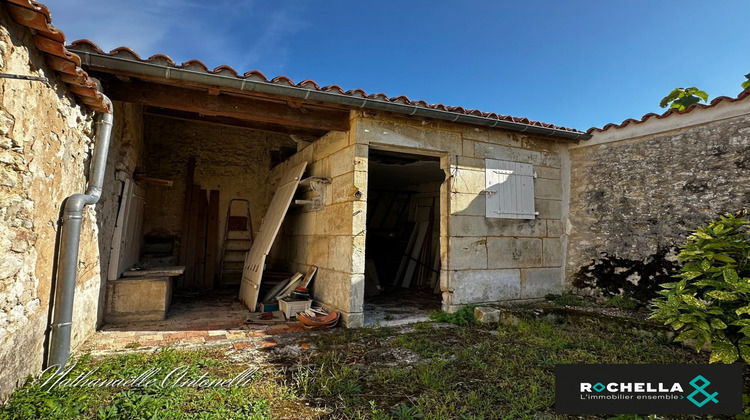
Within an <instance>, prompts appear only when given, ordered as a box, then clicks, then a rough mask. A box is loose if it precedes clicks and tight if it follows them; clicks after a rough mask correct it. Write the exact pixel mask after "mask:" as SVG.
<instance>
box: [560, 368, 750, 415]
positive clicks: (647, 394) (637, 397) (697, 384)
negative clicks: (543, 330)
mask: <svg viewBox="0 0 750 420" xmlns="http://www.w3.org/2000/svg"><path fill="white" fill-rule="evenodd" d="M708 378H711V379H710V380H709V379H708ZM719 395H721V399H719V398H718V397H719ZM741 409H742V367H741V365H740V364H736V365H557V366H556V367H555V410H556V411H557V412H558V413H560V414H647V413H648V414H736V413H739V412H740V411H741Z"/></svg>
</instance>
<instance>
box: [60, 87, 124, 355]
mask: <svg viewBox="0 0 750 420" xmlns="http://www.w3.org/2000/svg"><path fill="white" fill-rule="evenodd" d="M105 105H106V106H107V107H108V108H110V109H111V107H112V103H111V102H110V101H109V99H108V98H106V97H105ZM112 121H113V116H112V114H111V113H100V114H98V115H97V118H96V122H95V123H94V126H95V134H94V135H95V138H94V148H95V149H94V156H93V158H92V160H91V176H90V179H89V186H88V189H87V190H86V193H85V194H73V195H71V196H70V197H68V199H67V200H65V209H64V210H63V215H62V228H61V231H60V232H61V233H60V255H59V260H58V264H57V266H58V269H57V285H56V288H55V303H54V307H53V314H52V320H51V322H50V340H49V357H48V362H47V366H48V367H49V366H55V365H57V366H60V367H61V368H62V367H63V366H64V365H65V363H67V362H68V358H70V336H71V327H72V325H73V298H74V295H75V288H76V272H77V269H78V247H79V245H80V240H81V220H82V217H83V208H84V207H85V206H86V205H87V204H96V203H97V202H98V201H99V197H101V195H102V185H103V183H104V172H105V169H106V167H107V154H108V152H109V143H110V135H111V133H112Z"/></svg>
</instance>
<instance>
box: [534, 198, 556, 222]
mask: <svg viewBox="0 0 750 420" xmlns="http://www.w3.org/2000/svg"><path fill="white" fill-rule="evenodd" d="M534 208H535V209H536V211H537V213H539V215H538V216H537V217H538V218H540V219H557V220H560V218H561V217H562V201H560V200H543V199H540V198H536V199H534Z"/></svg>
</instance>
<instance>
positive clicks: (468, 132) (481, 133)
mask: <svg viewBox="0 0 750 420" xmlns="http://www.w3.org/2000/svg"><path fill="white" fill-rule="evenodd" d="M488 132H489V128H479V127H462V131H461V137H463V138H464V139H469V140H479V141H483V142H488V141H489V139H490V137H489V133H488Z"/></svg>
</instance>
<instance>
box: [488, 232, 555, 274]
mask: <svg viewBox="0 0 750 420" xmlns="http://www.w3.org/2000/svg"><path fill="white" fill-rule="evenodd" d="M487 266H488V267H489V268H526V267H541V266H542V240H541V239H537V238H487Z"/></svg>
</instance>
